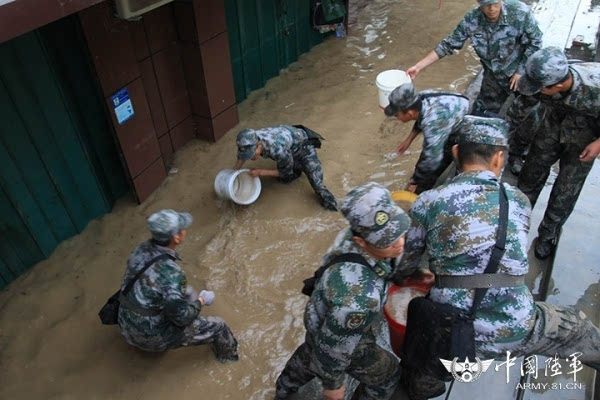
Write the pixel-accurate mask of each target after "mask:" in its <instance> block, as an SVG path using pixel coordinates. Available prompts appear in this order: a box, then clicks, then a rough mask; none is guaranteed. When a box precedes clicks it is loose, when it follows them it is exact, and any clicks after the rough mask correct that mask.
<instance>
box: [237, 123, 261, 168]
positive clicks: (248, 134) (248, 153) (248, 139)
mask: <svg viewBox="0 0 600 400" xmlns="http://www.w3.org/2000/svg"><path fill="white" fill-rule="evenodd" d="M237 146H238V153H237V158H238V159H240V160H249V159H251V158H252V156H253V155H254V152H255V151H256V146H258V135H257V134H256V132H255V131H253V130H252V129H244V130H242V131H240V133H238V135H237Z"/></svg>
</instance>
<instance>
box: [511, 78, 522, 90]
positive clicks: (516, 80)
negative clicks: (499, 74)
mask: <svg viewBox="0 0 600 400" xmlns="http://www.w3.org/2000/svg"><path fill="white" fill-rule="evenodd" d="M520 77H521V75H520V74H514V75H513V76H512V77H511V78H510V90H512V91H517V90H518V89H519V87H518V86H519V85H518V83H519V78H520Z"/></svg>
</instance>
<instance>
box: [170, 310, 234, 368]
mask: <svg viewBox="0 0 600 400" xmlns="http://www.w3.org/2000/svg"><path fill="white" fill-rule="evenodd" d="M203 344H208V345H210V346H211V348H212V350H213V352H214V353H215V356H216V357H217V359H218V360H219V361H222V362H224V361H236V360H237V359H238V350H237V347H238V343H237V340H236V338H235V336H233V333H232V332H231V329H229V327H228V326H227V324H226V323H225V321H224V320H223V319H221V318H219V317H212V316H206V317H203V316H197V317H196V318H195V319H194V321H193V322H192V323H191V324H189V325H186V326H185V327H184V331H183V335H182V337H181V339H180V340H178V341H177V342H175V343H173V344H172V345H171V346H170V347H171V348H172V349H174V348H178V347H182V346H185V347H187V346H200V345H203Z"/></svg>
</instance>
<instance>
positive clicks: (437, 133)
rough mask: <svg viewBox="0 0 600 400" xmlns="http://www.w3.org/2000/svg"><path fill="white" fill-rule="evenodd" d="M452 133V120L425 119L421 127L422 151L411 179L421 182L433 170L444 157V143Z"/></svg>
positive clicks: (417, 182)
mask: <svg viewBox="0 0 600 400" xmlns="http://www.w3.org/2000/svg"><path fill="white" fill-rule="evenodd" d="M451 133H452V120H448V119H445V118H435V119H433V120H432V121H426V125H425V126H424V127H423V152H422V154H421V157H420V158H419V161H418V162H417V165H416V167H415V172H414V173H413V176H412V178H411V181H412V182H414V183H416V184H417V185H419V184H421V183H423V181H424V180H425V178H426V177H427V176H428V175H431V174H432V173H433V172H435V171H436V170H437V169H438V168H439V167H440V165H441V163H442V160H443V158H444V145H445V144H446V142H447V141H448V137H449V136H450V134H451Z"/></svg>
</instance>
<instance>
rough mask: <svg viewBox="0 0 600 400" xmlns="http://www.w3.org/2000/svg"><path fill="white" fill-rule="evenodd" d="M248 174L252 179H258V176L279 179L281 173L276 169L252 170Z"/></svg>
mask: <svg viewBox="0 0 600 400" xmlns="http://www.w3.org/2000/svg"><path fill="white" fill-rule="evenodd" d="M248 174H249V175H250V176H251V177H257V176H272V177H274V178H278V177H279V171H278V170H276V169H259V168H250V171H249V172H248Z"/></svg>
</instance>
